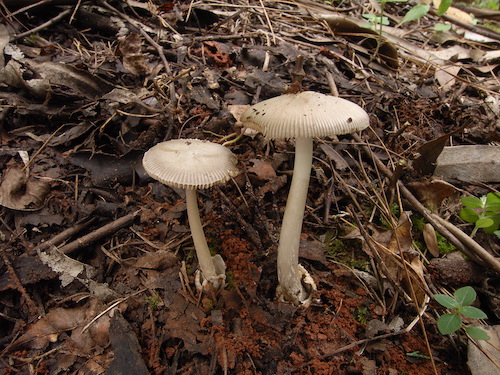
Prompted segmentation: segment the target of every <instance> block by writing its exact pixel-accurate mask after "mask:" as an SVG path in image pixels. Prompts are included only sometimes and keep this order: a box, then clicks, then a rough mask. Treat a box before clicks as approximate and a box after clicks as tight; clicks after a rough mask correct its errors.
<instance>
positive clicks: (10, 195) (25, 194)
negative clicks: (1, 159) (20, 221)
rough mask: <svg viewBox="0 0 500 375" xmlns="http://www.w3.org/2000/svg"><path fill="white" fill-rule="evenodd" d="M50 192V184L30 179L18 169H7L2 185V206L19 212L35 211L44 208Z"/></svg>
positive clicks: (0, 201)
mask: <svg viewBox="0 0 500 375" xmlns="http://www.w3.org/2000/svg"><path fill="white" fill-rule="evenodd" d="M49 192H50V183H48V182H46V181H41V180H35V179H29V178H28V176H27V175H26V172H25V171H23V170H21V169H18V168H10V169H7V170H6V171H5V173H4V175H3V176H2V183H1V184H0V205H2V206H4V207H7V208H10V209H13V210H19V211H35V210H39V209H40V208H42V206H43V203H44V200H45V197H46V196H47V194H48V193H49Z"/></svg>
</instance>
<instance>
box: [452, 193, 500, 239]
mask: <svg viewBox="0 0 500 375" xmlns="http://www.w3.org/2000/svg"><path fill="white" fill-rule="evenodd" d="M461 201H462V204H463V205H464V206H465V208H463V209H462V210H461V211H460V218H462V220H464V221H466V222H468V223H472V224H474V229H473V230H472V233H471V234H470V236H471V237H474V236H475V234H476V233H477V231H478V230H479V229H482V230H483V231H485V232H486V233H493V234H496V235H497V236H499V237H500V230H498V228H499V226H500V194H497V193H488V194H487V195H485V196H482V197H480V198H477V197H473V196H468V197H464V198H462V199H461Z"/></svg>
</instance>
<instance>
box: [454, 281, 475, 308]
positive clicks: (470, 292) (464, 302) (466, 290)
mask: <svg viewBox="0 0 500 375" xmlns="http://www.w3.org/2000/svg"><path fill="white" fill-rule="evenodd" d="M453 295H454V296H455V300H456V301H457V303H458V304H459V306H468V305H470V304H471V303H472V302H474V300H475V299H476V291H475V290H474V288H473V287H471V286H464V287H462V288H460V289H457V290H455V293H453Z"/></svg>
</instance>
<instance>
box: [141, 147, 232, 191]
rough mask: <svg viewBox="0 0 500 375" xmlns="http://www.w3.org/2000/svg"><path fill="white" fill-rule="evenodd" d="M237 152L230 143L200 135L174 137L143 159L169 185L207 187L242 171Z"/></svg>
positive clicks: (147, 167) (156, 177) (147, 166)
mask: <svg viewBox="0 0 500 375" xmlns="http://www.w3.org/2000/svg"><path fill="white" fill-rule="evenodd" d="M236 163H237V159H236V156H235V155H234V154H233V153H232V152H231V151H230V150H229V149H228V148H226V147H224V146H222V145H220V144H218V143H212V142H209V141H202V140H199V139H174V140H171V141H166V142H161V143H158V144H157V145H155V146H153V147H152V148H150V149H149V150H148V151H147V152H146V153H145V154H144V158H143V159H142V164H143V165H144V169H145V170H146V172H147V174H148V175H150V176H151V177H152V178H154V179H155V180H158V181H160V182H162V183H164V184H166V185H169V186H174V187H178V188H183V189H205V188H208V187H210V186H213V185H216V184H219V183H224V182H226V181H228V180H229V179H230V178H231V177H235V176H237V175H238V173H239V171H238V168H236Z"/></svg>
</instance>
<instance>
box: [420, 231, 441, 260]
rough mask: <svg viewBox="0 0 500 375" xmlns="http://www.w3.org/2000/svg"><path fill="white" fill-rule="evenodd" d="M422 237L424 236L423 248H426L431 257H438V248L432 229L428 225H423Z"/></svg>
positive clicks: (434, 232)
mask: <svg viewBox="0 0 500 375" xmlns="http://www.w3.org/2000/svg"><path fill="white" fill-rule="evenodd" d="M423 235H424V241H425V246H427V250H429V252H430V253H431V254H432V255H433V256H435V257H438V256H439V247H438V243H437V237H436V231H435V230H434V227H433V226H432V225H431V224H429V223H425V224H424V228H423Z"/></svg>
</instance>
